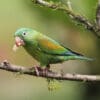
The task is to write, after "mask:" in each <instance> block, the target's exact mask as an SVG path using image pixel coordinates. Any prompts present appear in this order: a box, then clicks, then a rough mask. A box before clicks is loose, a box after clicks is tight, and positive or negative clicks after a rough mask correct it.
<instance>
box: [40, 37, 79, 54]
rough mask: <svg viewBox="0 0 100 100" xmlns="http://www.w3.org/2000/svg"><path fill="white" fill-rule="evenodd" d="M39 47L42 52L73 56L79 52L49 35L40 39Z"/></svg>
mask: <svg viewBox="0 0 100 100" xmlns="http://www.w3.org/2000/svg"><path fill="white" fill-rule="evenodd" d="M38 48H39V49H40V50H41V51H42V52H44V53H47V54H50V55H59V56H71V55H76V54H77V53H75V52H73V51H71V50H70V49H68V48H65V47H64V46H62V45H60V44H59V43H58V42H56V41H54V40H52V39H50V38H47V37H46V38H40V39H38Z"/></svg>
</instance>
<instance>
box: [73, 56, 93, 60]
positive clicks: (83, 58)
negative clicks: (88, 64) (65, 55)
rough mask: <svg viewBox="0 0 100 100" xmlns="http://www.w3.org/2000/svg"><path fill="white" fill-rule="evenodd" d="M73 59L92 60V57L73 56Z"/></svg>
mask: <svg viewBox="0 0 100 100" xmlns="http://www.w3.org/2000/svg"><path fill="white" fill-rule="evenodd" d="M75 59H79V60H87V61H93V60H94V59H92V58H88V57H85V56H75Z"/></svg>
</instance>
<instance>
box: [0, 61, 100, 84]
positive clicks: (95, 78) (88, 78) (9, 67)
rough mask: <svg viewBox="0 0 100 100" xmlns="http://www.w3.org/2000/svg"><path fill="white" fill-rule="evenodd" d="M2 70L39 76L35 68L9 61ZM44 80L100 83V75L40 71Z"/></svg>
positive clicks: (2, 65) (2, 66)
mask: <svg viewBox="0 0 100 100" xmlns="http://www.w3.org/2000/svg"><path fill="white" fill-rule="evenodd" d="M0 69H2V70H6V71H10V72H22V74H27V75H31V76H37V74H36V72H35V71H34V68H33V67H32V68H26V67H23V66H17V65H13V64H10V63H9V62H7V61H3V62H1V63H0ZM38 77H44V78H52V79H57V80H70V81H85V82H100V75H80V74H69V73H67V74H64V73H57V72H51V71H49V72H47V73H44V72H43V71H42V70H39V76H38Z"/></svg>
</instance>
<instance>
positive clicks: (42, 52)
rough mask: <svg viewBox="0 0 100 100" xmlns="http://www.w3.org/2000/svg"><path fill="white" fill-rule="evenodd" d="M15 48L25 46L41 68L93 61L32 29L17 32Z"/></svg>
mask: <svg viewBox="0 0 100 100" xmlns="http://www.w3.org/2000/svg"><path fill="white" fill-rule="evenodd" d="M15 46H16V47H19V46H23V47H24V48H25V50H26V51H27V52H28V53H29V54H30V55H31V56H32V57H33V58H35V59H36V60H37V61H38V62H40V66H41V67H42V66H45V68H50V64H56V63H62V62H64V61H67V60H75V59H79V60H92V59H91V58H87V57H85V56H83V55H81V54H79V53H76V52H74V51H72V50H70V49H69V48H66V47H64V46H63V45H61V44H60V43H58V42H56V41H55V40H53V39H51V38H49V37H47V36H45V35H44V34H41V33H40V32H38V31H35V30H33V29H30V28H21V29H18V30H17V31H16V32H15Z"/></svg>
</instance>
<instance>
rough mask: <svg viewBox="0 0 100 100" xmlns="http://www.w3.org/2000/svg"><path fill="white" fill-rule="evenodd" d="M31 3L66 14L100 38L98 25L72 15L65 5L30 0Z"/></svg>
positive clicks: (79, 16) (41, 0)
mask: <svg viewBox="0 0 100 100" xmlns="http://www.w3.org/2000/svg"><path fill="white" fill-rule="evenodd" d="M32 1H33V2H34V3H35V4H39V5H41V6H45V7H48V8H51V9H57V10H60V11H63V12H65V13H66V14H68V15H69V16H70V18H71V19H73V20H74V21H76V22H78V23H80V24H82V25H83V26H84V27H85V28H86V29H87V30H89V31H91V32H92V33H93V34H95V35H96V36H97V37H98V38H100V28H99V27H98V25H96V24H95V23H94V24H93V23H91V22H90V21H89V20H88V19H87V18H85V17H84V16H82V15H79V14H76V13H74V12H73V10H71V9H69V7H67V6H66V5H64V4H61V3H60V4H56V3H53V2H47V1H45V0H32Z"/></svg>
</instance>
